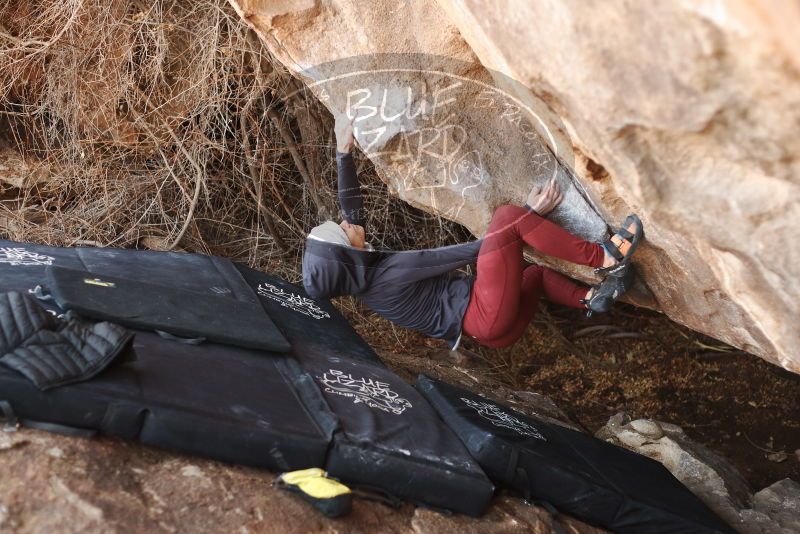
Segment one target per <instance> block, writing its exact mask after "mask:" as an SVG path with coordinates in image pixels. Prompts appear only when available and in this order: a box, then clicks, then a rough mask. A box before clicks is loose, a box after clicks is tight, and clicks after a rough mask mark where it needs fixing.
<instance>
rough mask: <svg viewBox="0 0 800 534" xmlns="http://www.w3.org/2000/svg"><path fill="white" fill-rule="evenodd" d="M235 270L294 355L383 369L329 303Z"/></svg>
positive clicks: (295, 287) (248, 271)
mask: <svg viewBox="0 0 800 534" xmlns="http://www.w3.org/2000/svg"><path fill="white" fill-rule="evenodd" d="M236 268H237V269H238V270H239V272H240V273H241V274H242V276H243V277H244V280H245V281H246V283H247V284H248V285H249V287H250V289H251V290H252V291H253V292H254V293H255V294H256V295H257V296H258V299H259V300H260V302H261V305H262V306H263V307H264V309H265V310H266V311H267V314H268V315H269V316H270V318H272V320H273V321H274V322H275V324H276V325H277V326H278V328H279V329H280V330H281V332H283V333H284V335H285V336H286V337H287V338H288V339H290V340H291V343H292V347H293V348H292V351H293V352H294V353H300V354H309V353H318V354H329V355H336V356H341V357H343V358H350V359H355V360H361V361H365V362H370V363H373V364H375V365H379V366H383V362H382V361H381V359H380V358H379V357H378V355H377V354H375V351H374V350H373V349H372V347H370V346H369V344H368V343H367V342H366V341H364V339H363V338H362V337H361V336H359V335H358V333H357V332H356V331H355V330H353V327H352V326H351V325H350V323H349V322H348V321H347V319H345V318H344V316H342V314H341V313H339V311H338V310H337V309H336V308H335V307H334V306H333V305H332V304H331V303H330V301H327V300H314V299H312V298H310V297H309V296H308V294H307V293H306V292H305V290H304V289H303V288H302V287H301V286H298V285H296V284H291V283H289V282H287V281H286V280H283V279H281V278H279V277H277V276H272V275H269V274H266V273H262V272H260V271H256V270H255V269H250V268H248V267H246V266H244V265H240V264H236Z"/></svg>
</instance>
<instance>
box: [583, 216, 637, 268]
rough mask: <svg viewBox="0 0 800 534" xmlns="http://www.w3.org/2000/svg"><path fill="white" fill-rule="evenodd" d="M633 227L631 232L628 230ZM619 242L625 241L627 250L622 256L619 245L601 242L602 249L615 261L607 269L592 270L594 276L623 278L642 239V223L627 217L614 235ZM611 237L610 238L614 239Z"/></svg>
mask: <svg viewBox="0 0 800 534" xmlns="http://www.w3.org/2000/svg"><path fill="white" fill-rule="evenodd" d="M631 227H633V231H631V230H629V228H631ZM614 236H615V237H617V238H618V239H619V240H620V241H627V242H628V248H627V250H626V251H625V253H624V254H623V252H622V250H621V249H620V245H617V243H615V242H614V241H613V240H612V239H606V240H605V241H604V242H603V248H604V249H606V251H607V252H608V253H609V254H610V255H611V256H612V257H613V258H614V259H615V260H616V263H615V264H614V265H611V266H609V267H600V268H597V269H595V270H594V272H595V273H596V274H601V275H618V276H624V275H625V273H624V271H626V270H627V267H628V265H630V261H631V257H632V256H633V253H634V252H636V249H637V248H638V247H639V242H640V241H641V240H642V238H643V237H644V227H643V226H642V221H641V219H639V217H638V216H637V215H628V216H627V217H626V218H625V221H624V222H623V223H622V226H620V227H619V228H618V229H617V231H616V233H615V234H614ZM614 236H612V237H614Z"/></svg>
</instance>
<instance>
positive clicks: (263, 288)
mask: <svg viewBox="0 0 800 534" xmlns="http://www.w3.org/2000/svg"><path fill="white" fill-rule="evenodd" d="M258 294H259V295H261V296H262V297H267V298H269V299H272V300H274V301H276V302H279V303H280V305H281V306H283V307H284V308H289V309H291V310H294V311H296V312H299V313H302V314H303V315H308V316H309V317H312V318H314V319H317V320H319V319H330V317H331V316H330V314H329V313H328V312H326V311H325V310H323V309H322V308H320V307H319V306H317V303H316V302H314V301H313V300H311V299H310V298H306V297H303V296H301V295H297V294H296V293H291V292H288V291H284V290H283V289H281V288H279V287H278V286H274V285H272V284H268V283H266V282H265V283H263V284H258Z"/></svg>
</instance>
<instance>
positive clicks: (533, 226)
mask: <svg viewBox="0 0 800 534" xmlns="http://www.w3.org/2000/svg"><path fill="white" fill-rule="evenodd" d="M520 240H521V241H523V242H524V243H526V244H528V245H530V246H531V247H533V248H534V249H536V250H538V251H539V252H541V253H543V254H545V255H547V256H554V257H556V258H560V259H562V260H567V261H569V262H571V263H578V264H581V265H588V266H590V267H602V265H603V261H604V258H605V255H606V253H605V250H604V249H603V247H602V246H601V245H599V244H597V243H591V242H589V241H586V240H584V239H581V238H580V237H578V236H575V235H572V234H570V233H569V232H568V231H566V230H564V229H563V228H561V227H560V226H558V225H557V224H555V223H554V222H551V221H548V220H547V219H545V218H544V217H541V216H539V215H538V214H536V212H534V211H532V210H530V209H528V208H523V207H520V206H511V205H506V206H500V207H499V208H497V209H496V210H495V212H494V215H493V216H492V222H491V224H490V225H489V229H488V230H487V232H486V235H485V236H484V242H483V245H481V251H480V253H481V254H482V255H483V254H488V253H492V252H494V251H497V250H501V249H503V248H504V247H508V246H509V243H512V242H518V241H520Z"/></svg>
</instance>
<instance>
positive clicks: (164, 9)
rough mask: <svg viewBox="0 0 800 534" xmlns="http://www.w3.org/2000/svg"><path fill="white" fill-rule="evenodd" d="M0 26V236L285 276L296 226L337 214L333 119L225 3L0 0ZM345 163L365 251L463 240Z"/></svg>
mask: <svg viewBox="0 0 800 534" xmlns="http://www.w3.org/2000/svg"><path fill="white" fill-rule="evenodd" d="M0 21H2V24H0V126H2V129H3V131H4V132H3V133H4V134H5V135H3V136H2V137H3V139H4V141H3V142H5V143H6V144H7V145H8V146H7V147H5V148H4V152H3V154H5V155H6V156H7V157H6V159H7V160H8V156H9V154H13V157H11V161H12V162H14V164H13V166H15V167H17V168H16V169H11V171H12V173H13V172H19V173H21V174H22V175H23V176H22V178H23V182H22V183H19V182H17V183H12V182H13V180H8V179H6V180H5V183H4V179H3V176H2V174H0V236H2V237H7V238H11V239H16V240H27V241H35V242H42V243H48V244H55V245H75V244H82V245H95V246H113V247H133V248H154V249H178V250H187V251H196V252H203V253H211V254H219V255H225V256H229V257H232V258H234V259H236V260H239V261H244V262H246V263H248V264H249V265H251V266H255V267H258V268H262V269H265V270H270V271H272V272H277V273H279V274H282V275H283V276H284V277H286V278H288V279H290V280H293V281H296V280H297V279H298V267H299V260H300V257H301V254H302V243H303V240H304V237H305V233H306V232H307V230H308V229H310V228H311V227H312V226H313V225H315V224H317V223H318V222H319V221H320V219H321V218H322V217H324V216H325V215H330V214H333V213H335V211H336V207H335V206H336V203H335V196H334V195H335V191H334V187H335V166H334V165H333V163H332V162H333V146H332V142H331V126H332V119H331V117H330V116H329V114H328V112H327V111H326V110H325V109H324V108H322V107H321V106H320V105H319V104H318V103H317V102H316V101H315V100H313V99H306V98H305V97H304V95H303V93H302V92H299V93H298V92H297V89H298V88H299V87H300V85H299V84H298V82H297V81H296V80H294V79H293V78H292V77H291V76H289V75H288V74H287V73H286V72H284V71H282V70H280V68H278V67H276V66H275V65H273V62H272V61H271V58H270V57H269V56H268V55H267V53H266V51H265V50H264V49H263V48H262V46H261V44H260V42H259V41H258V40H257V38H255V36H254V35H253V34H252V33H249V31H248V30H247V28H246V27H245V26H244V25H243V24H242V23H241V22H240V20H239V19H238V17H237V16H236V14H235V13H234V12H233V10H232V9H231V8H230V7H229V5H228V4H227V2H225V1H224V0H201V1H193V2H184V1H179V0H159V1H155V2H144V1H141V0H131V1H110V2H109V1H101V0H68V1H66V2H47V1H44V0H39V1H27V2H25V1H22V2H20V1H18V0H5V2H4V3H3V2H2V0H0ZM14 158H21V160H17V159H14ZM360 166H361V176H362V181H363V183H364V189H365V191H366V201H367V206H368V208H369V211H370V214H371V217H370V221H369V225H370V233H371V234H372V240H373V243H374V244H375V245H376V246H382V247H391V248H404V247H420V246H436V245H440V244H445V243H450V242H453V241H454V240H457V239H463V238H464V237H466V234H465V233H464V231H463V230H462V229H461V228H460V227H458V226H457V225H453V224H451V223H447V222H444V221H442V220H439V219H438V218H436V217H433V216H430V215H427V214H424V213H422V212H419V211H417V210H414V209H412V208H410V207H408V206H406V205H405V204H404V203H402V202H400V201H398V200H396V199H393V198H391V197H389V195H388V194H387V191H386V188H385V186H384V185H383V183H382V182H380V180H378V178H377V176H376V175H375V173H374V171H373V169H372V168H371V166H370V165H369V163H368V162H364V161H362V162H361V165H360ZM347 306H349V307H350V308H353V309H359V308H358V307H357V306H356V305H355V304H354V303H352V302H350V303H347Z"/></svg>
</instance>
